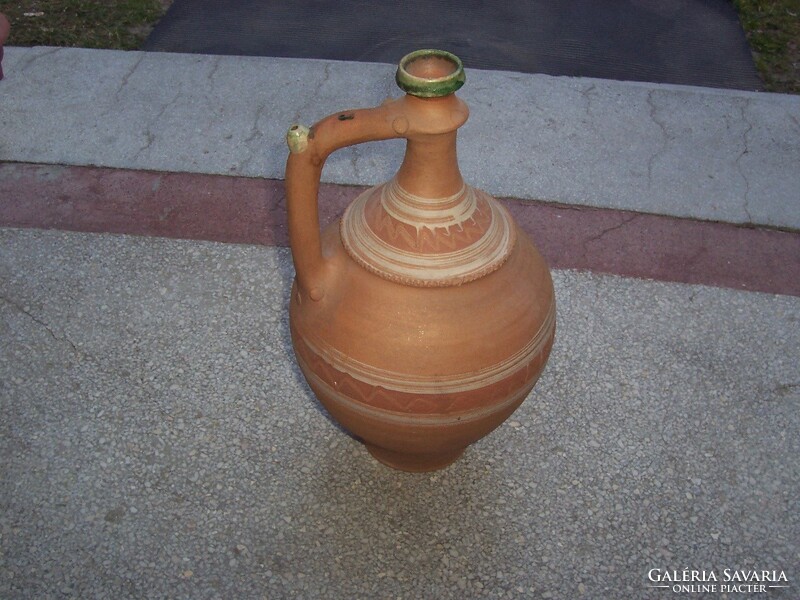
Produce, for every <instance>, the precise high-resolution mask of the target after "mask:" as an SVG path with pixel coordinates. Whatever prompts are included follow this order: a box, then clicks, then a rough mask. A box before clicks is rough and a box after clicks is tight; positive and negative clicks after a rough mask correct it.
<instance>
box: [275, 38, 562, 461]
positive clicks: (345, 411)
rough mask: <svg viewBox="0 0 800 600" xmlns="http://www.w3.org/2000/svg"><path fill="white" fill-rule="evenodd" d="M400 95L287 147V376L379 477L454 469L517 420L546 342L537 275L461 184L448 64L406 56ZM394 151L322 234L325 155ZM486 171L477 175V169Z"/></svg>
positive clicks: (519, 245)
mask: <svg viewBox="0 0 800 600" xmlns="http://www.w3.org/2000/svg"><path fill="white" fill-rule="evenodd" d="M397 81H398V84H399V85H400V87H401V88H402V89H403V90H405V91H406V95H405V96H404V97H401V98H399V99H396V100H388V101H386V102H384V103H383V104H382V105H381V106H379V107H375V108H368V109H358V110H347V111H343V112H340V113H336V114H333V115H330V116H328V117H326V118H325V119H323V120H321V121H320V122H318V123H317V124H316V125H314V126H313V127H311V128H310V129H308V128H305V127H302V126H299V125H294V126H292V128H291V129H290V130H289V133H288V134H287V140H288V142H289V147H290V150H291V152H290V155H289V159H288V162H287V166H286V196H287V207H288V213H289V215H288V217H289V234H290V244H291V249H292V257H293V260H294V265H295V272H296V279H295V283H294V286H293V289H292V296H291V302H290V327H291V335H292V342H293V344H294V349H295V354H296V356H297V361H298V363H299V365H300V368H301V370H302V372H303V374H304V375H305V377H306V380H307V381H308V384H309V386H310V387H311V389H312V390H313V391H314V393H315V394H316V396H317V397H318V398H319V400H320V401H321V403H322V404H323V405H324V406H325V408H326V409H327V410H328V412H329V413H330V414H331V415H332V416H333V417H334V418H335V419H336V420H337V421H338V422H339V423H340V424H341V425H342V426H344V427H345V428H346V429H347V430H349V431H350V432H352V433H353V434H354V435H355V436H357V437H358V438H359V439H361V440H362V441H363V442H364V443H365V444H366V446H367V448H368V450H369V451H370V452H371V453H372V455H373V456H374V457H375V458H377V459H378V460H380V461H381V462H383V463H384V464H386V465H389V466H391V467H394V468H398V469H402V470H406V471H431V470H436V469H440V468H443V467H445V466H447V465H448V464H450V463H451V462H453V461H454V460H456V459H457V458H458V457H459V456H460V455H461V454H462V452H463V451H464V449H465V448H466V447H467V446H468V445H469V444H471V443H473V442H475V441H476V440H478V439H480V438H481V437H483V436H485V435H486V434H488V433H489V432H490V431H492V430H493V429H495V428H496V427H497V426H498V425H500V424H501V423H502V422H503V421H504V420H505V419H507V418H508V417H509V415H511V413H513V412H514V410H516V408H517V407H518V406H519V405H520V404H521V403H522V401H523V400H524V399H525V397H526V396H527V395H528V393H529V392H530V391H531V389H532V388H533V386H534V384H535V383H536V381H537V379H538V378H539V375H540V374H541V372H542V370H543V369H544V366H545V363H546V362H547V358H548V356H549V354H550V349H551V347H552V344H553V338H554V334H555V298H554V293H553V284H552V281H551V278H550V272H549V270H548V268H547V265H546V264H545V262H544V260H543V259H542V257H541V256H540V254H539V253H538V251H537V250H536V249H535V248H534V246H533V244H532V243H531V242H530V240H529V239H528V237H527V236H526V235H525V234H524V233H523V232H522V231H521V230H520V229H519V228H518V227H517V225H516V224H515V222H514V221H513V220H512V219H511V217H510V215H509V213H508V212H507V211H506V210H505V208H504V207H503V206H502V205H501V204H500V203H499V202H497V201H496V200H495V199H493V198H492V197H491V196H489V195H488V194H486V193H485V192H482V191H480V190H477V189H474V188H472V187H471V186H469V185H466V184H465V183H464V180H463V179H462V176H461V173H460V171H459V168H458V163H457V160H456V130H457V129H458V128H459V127H460V126H461V125H463V123H464V122H465V121H466V120H467V116H468V114H469V113H468V109H467V106H466V105H465V104H464V103H463V102H462V101H461V100H460V99H459V98H458V97H457V96H456V95H455V93H454V92H455V90H457V89H458V88H460V87H461V85H462V84H463V83H464V71H463V68H462V65H461V61H460V60H459V59H458V58H457V57H455V56H453V55H452V54H450V53H447V52H444V51H439V50H420V51H417V52H413V53H411V54H409V55H408V56H406V57H405V58H404V59H403V60H402V61H401V63H400V66H399V68H398V71H397ZM399 137H402V138H405V139H406V140H407V145H406V153H405V157H404V159H403V163H402V165H401V166H400V169H399V171H398V173H397V175H396V176H395V177H394V178H393V179H392V180H391V181H389V182H387V183H384V184H382V185H379V186H376V187H374V188H372V189H370V190H367V191H366V192H364V193H363V194H361V195H360V196H359V197H358V198H356V199H355V200H354V201H353V202H352V204H351V205H350V206H349V207H348V208H347V209H346V210H345V212H344V214H343V216H342V217H341V219H339V220H338V221H337V222H335V223H333V224H332V225H331V226H329V227H327V228H326V229H325V230H324V231H323V232H322V233H321V234H320V231H319V219H318V214H317V193H318V190H319V179H320V175H321V172H322V167H323V165H324V163H325V160H326V158H327V157H328V155H329V154H330V153H331V152H333V151H335V150H337V149H339V148H343V147H345V146H349V145H352V144H357V143H361V142H366V141H372V140H382V139H389V138H399ZM487 158H489V159H490V156H488V157H487Z"/></svg>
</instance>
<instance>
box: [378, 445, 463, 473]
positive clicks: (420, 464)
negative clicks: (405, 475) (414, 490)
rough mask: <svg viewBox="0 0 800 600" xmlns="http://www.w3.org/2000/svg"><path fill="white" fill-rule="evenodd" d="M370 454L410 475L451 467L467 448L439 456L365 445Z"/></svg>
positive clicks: (439, 454) (388, 465) (442, 453)
mask: <svg viewBox="0 0 800 600" xmlns="http://www.w3.org/2000/svg"><path fill="white" fill-rule="evenodd" d="M364 445H365V446H366V447H367V450H369V453H370V454H372V456H373V457H375V459H376V460H378V461H379V462H381V463H383V464H384V465H386V466H387V467H391V468H392V469H398V470H400V471H407V472H409V473H425V472H428V471H438V470H439V469H444V468H445V467H447V466H450V465H451V464H453V463H454V462H455V461H457V460H458V459H459V458H460V457H461V455H462V454H464V450H466V448H458V449H457V450H454V451H451V452H441V453H438V454H409V453H407V452H396V451H394V450H387V449H386V448H381V447H380V446H374V445H372V444H364Z"/></svg>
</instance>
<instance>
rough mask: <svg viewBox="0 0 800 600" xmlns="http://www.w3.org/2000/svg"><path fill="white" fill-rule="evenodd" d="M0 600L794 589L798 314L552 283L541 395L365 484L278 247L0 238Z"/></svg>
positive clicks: (564, 277) (363, 457)
mask: <svg viewBox="0 0 800 600" xmlns="http://www.w3.org/2000/svg"><path fill="white" fill-rule="evenodd" d="M0 249H2V250H0V297H1V298H2V300H0V319H1V320H0V332H1V333H2V335H1V336H0V338H1V339H2V340H3V343H2V345H0V432H1V433H2V434H1V435H0V456H1V457H2V460H0V464H2V478H0V505H1V506H2V510H1V511H0V549H1V550H2V552H0V596H2V597H4V598H45V597H79V598H86V597H95V598H115V599H116V598H141V597H170V598H193V599H196V598H264V597H269V598H272V597H277V598H282V597H292V598H378V597H380V598H384V597H402V598H433V597H435V598H476V597H480V598H570V599H572V598H581V597H586V598H622V597H624V598H656V597H661V596H660V595H658V594H663V592H662V591H660V590H658V591H654V590H651V589H648V588H646V587H645V586H646V584H647V583H648V581H647V580H646V573H647V571H648V570H649V569H651V568H655V567H658V568H662V569H678V570H681V569H683V568H686V567H689V568H697V569H702V568H712V567H713V568H717V569H722V568H731V569H753V568H756V569H770V570H773V569H777V570H784V571H785V572H786V575H787V577H788V579H789V582H790V583H789V585H790V588H788V589H786V590H783V591H776V592H774V593H772V594H770V597H777V598H780V597H783V598H790V597H794V596H796V595H797V590H798V587H797V586H798V585H800V579H799V578H800V569H799V567H800V547H798V540H800V510H798V508H799V507H798V498H800V465H799V464H798V462H797V460H796V458H797V455H798V452H800V410H798V409H799V408H800V370H799V368H798V365H800V327H798V320H800V299H797V298H791V297H786V296H772V295H766V294H756V293H744V292H737V291H733V290H723V289H716V288H708V287H703V286H690V285H675V284H664V283H654V282H643V281H638V280H629V279H622V278H617V277H610V276H599V275H591V274H578V273H575V272H571V271H557V272H555V274H554V276H555V283H556V288H557V295H558V299H559V327H560V329H559V334H558V340H557V344H556V346H555V349H554V353H553V356H552V358H551V362H550V364H549V366H548V368H547V370H546V371H545V374H544V376H543V378H542V380H541V382H540V384H539V385H538V386H537V388H536V390H535V391H534V393H533V396H532V397H531V398H529V400H528V401H527V402H526V403H525V404H524V405H523V407H522V408H521V409H520V410H519V411H518V412H517V413H516V414H515V415H514V416H513V417H512V419H511V420H510V422H508V423H507V424H506V425H504V426H503V427H501V428H500V429H499V430H498V431H496V432H495V433H493V434H492V435H491V436H489V437H488V438H486V439H485V440H483V441H482V442H480V443H478V444H476V445H475V446H474V447H473V448H472V449H470V450H469V451H468V452H467V454H466V455H465V457H464V459H462V460H461V461H459V462H458V463H456V464H455V465H453V466H452V467H451V468H449V469H447V470H445V471H443V472H440V473H436V474H430V475H422V476H418V475H409V474H403V473H398V472H394V471H391V470H389V469H386V468H384V467H382V466H381V465H380V464H378V463H376V462H375V461H373V460H372V459H371V458H370V457H369V456H368V454H367V453H366V451H365V450H364V449H363V448H362V447H361V446H360V445H359V444H358V443H357V442H355V441H354V440H352V439H351V438H349V437H348V436H346V435H345V434H344V433H342V432H341V431H340V430H339V429H338V428H337V427H336V426H335V425H334V424H333V423H332V422H331V421H330V420H329V419H328V418H327V417H326V415H325V414H324V413H323V412H322V410H321V409H320V408H319V406H318V404H317V403H316V402H315V400H314V398H313V396H312V394H311V393H310V392H309V390H308V389H307V387H306V386H305V384H304V383H303V382H302V380H301V378H300V375H299V373H298V371H297V368H296V366H295V364H294V361H293V359H292V356H291V352H290V346H289V334H288V330H287V323H286V299H287V296H288V292H289V285H290V279H291V273H292V269H291V263H290V258H289V254H288V251H287V250H285V249H280V248H267V247H256V246H243V245H230V244H216V243H208V242H188V241H177V240H165V239H158V238H135V237H126V236H114V235H93V234H76V233H62V232H46V231H39V230H14V229H4V230H0Z"/></svg>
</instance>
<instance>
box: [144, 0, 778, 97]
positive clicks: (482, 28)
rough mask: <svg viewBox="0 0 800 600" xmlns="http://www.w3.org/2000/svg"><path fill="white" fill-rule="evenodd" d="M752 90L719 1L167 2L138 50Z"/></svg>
mask: <svg viewBox="0 0 800 600" xmlns="http://www.w3.org/2000/svg"><path fill="white" fill-rule="evenodd" d="M419 48H442V49H444V50H449V51H451V52H453V53H455V54H457V55H458V56H460V57H461V59H462V60H463V61H464V65H465V67H466V68H479V69H501V70H507V71H521V72H525V73H547V74H550V75H571V76H581V77H600V78H605V79H617V80H628V81H649V82H654V83H677V84H687V85H701V86H708V87H722V88H734V89H746V90H760V89H762V83H761V81H760V79H759V77H758V74H757V72H756V69H755V66H754V65H753V59H752V57H751V55H750V50H749V48H748V46H747V42H746V40H745V37H744V33H743V31H742V28H741V25H740V24H739V20H738V18H737V16H736V12H735V10H734V8H733V5H732V3H731V1H730V0H497V1H492V2H490V1H482V0H409V1H402V0H399V1H394V2H388V1H385V0H295V1H293V2H288V1H284V2H277V1H268V0H225V1H224V2H223V1H222V0H175V2H174V3H173V5H172V6H171V8H170V9H169V11H167V14H166V15H165V16H164V18H163V19H162V20H161V22H159V23H158V24H157V25H156V27H155V29H154V30H153V32H152V34H151V35H150V37H149V38H148V39H147V41H146V42H145V45H144V49H145V50H154V51H165V52H192V53H204V54H235V55H249V56H283V57H299V58H324V59H335V60H356V61H372V62H387V63H397V61H398V60H399V59H400V58H401V57H402V56H403V55H404V54H406V53H408V52H410V51H412V50H416V49H419Z"/></svg>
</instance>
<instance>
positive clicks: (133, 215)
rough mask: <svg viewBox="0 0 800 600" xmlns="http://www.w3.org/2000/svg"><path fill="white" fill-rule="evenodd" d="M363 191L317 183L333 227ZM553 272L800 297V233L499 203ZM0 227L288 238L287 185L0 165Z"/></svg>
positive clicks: (323, 213) (282, 242)
mask: <svg viewBox="0 0 800 600" xmlns="http://www.w3.org/2000/svg"><path fill="white" fill-rule="evenodd" d="M362 189H363V188H360V187H356V186H342V185H330V184H328V185H323V186H322V187H321V189H320V221H321V223H322V224H323V226H324V225H326V224H328V223H330V222H331V221H332V220H333V219H334V218H335V217H336V216H337V215H338V214H339V213H341V211H342V210H344V208H345V206H346V205H347V204H348V203H349V202H350V200H352V199H353V198H354V197H355V196H356V195H357V194H358V193H359V192H360V191H361V190H362ZM505 204H506V206H507V207H508V208H509V209H510V211H511V212H512V214H513V215H514V217H515V218H516V219H517V221H518V222H519V223H520V225H521V226H522V228H523V229H524V230H526V231H527V232H528V233H529V234H530V235H531V236H532V237H533V239H534V241H535V243H536V245H537V246H538V247H539V249H540V250H541V252H542V254H543V255H544V256H545V257H546V258H547V260H548V262H549V264H550V265H551V266H552V267H554V268H570V269H582V270H589V271H598V272H603V273H613V274H617V275H625V276H629V277H641V278H649V279H658V280H663V281H672V282H679V283H700V284H706V285H713V286H719V287H730V288H736V289H744V290H752V291H761V292H770V293H776V294H789V295H793V296H800V233H796V232H784V231H775V230H769V229H755V228H748V227H739V226H736V225H730V224H725V223H710V222H705V221H693V220H688V219H676V218H672V217H664V216H658V215H648V214H641V213H633V212H627V211H619V210H611V209H596V208H577V207H571V206H561V205H556V204H552V203H546V202H529V201H521V200H513V199H509V200H505ZM0 225H2V226H6V227H37V228H45V229H65V230H72V231H85V232H96V233H127V234H134V235H155V236H163V237H175V238H185V239H198V240H212V241H219V242H233V243H244V244H264V245H277V246H286V245H288V237H287V228H286V205H285V198H284V193H283V182H282V181H276V180H266V179H251V178H244V177H228V176H222V175H196V174H189V173H163V172H149V171H129V170H123V169H103V168H95V167H63V166H52V165H31V164H20V163H5V164H0Z"/></svg>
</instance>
